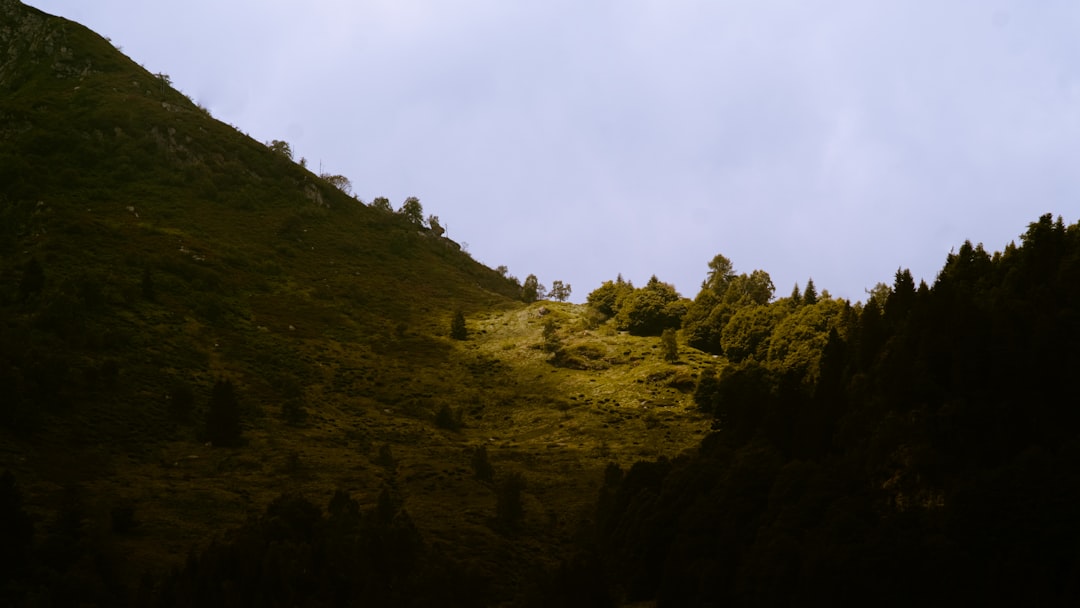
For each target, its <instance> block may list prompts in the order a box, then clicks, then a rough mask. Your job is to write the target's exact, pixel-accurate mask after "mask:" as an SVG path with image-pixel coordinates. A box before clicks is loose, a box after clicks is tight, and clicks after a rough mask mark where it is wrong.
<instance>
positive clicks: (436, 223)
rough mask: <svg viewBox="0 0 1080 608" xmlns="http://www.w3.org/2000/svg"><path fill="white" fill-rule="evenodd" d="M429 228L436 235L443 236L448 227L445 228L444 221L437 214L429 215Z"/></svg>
mask: <svg viewBox="0 0 1080 608" xmlns="http://www.w3.org/2000/svg"><path fill="white" fill-rule="evenodd" d="M427 224H428V229H429V230H431V233H432V234H434V235H435V236H442V235H443V234H444V233H445V232H446V228H443V226H442V223H441V222H440V220H439V216H437V215H429V216H428V218H427Z"/></svg>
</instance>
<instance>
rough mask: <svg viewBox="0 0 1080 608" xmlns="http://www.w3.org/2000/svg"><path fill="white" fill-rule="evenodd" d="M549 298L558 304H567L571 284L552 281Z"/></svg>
mask: <svg viewBox="0 0 1080 608" xmlns="http://www.w3.org/2000/svg"><path fill="white" fill-rule="evenodd" d="M548 297H549V298H551V299H552V300H555V301H557V302H565V301H566V300H567V299H568V298H569V297H570V284H569V283H565V284H564V283H563V282H562V281H552V283H551V291H549V292H548Z"/></svg>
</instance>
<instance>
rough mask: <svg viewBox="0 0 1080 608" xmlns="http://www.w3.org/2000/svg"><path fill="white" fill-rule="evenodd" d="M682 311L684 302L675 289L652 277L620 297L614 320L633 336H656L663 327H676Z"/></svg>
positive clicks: (684, 308) (617, 325) (619, 326)
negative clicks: (643, 285)
mask: <svg viewBox="0 0 1080 608" xmlns="http://www.w3.org/2000/svg"><path fill="white" fill-rule="evenodd" d="M685 314H686V304H685V303H684V302H683V301H682V298H681V297H680V296H679V294H678V292H676V291H675V288H674V287H672V286H671V285H670V284H668V283H662V282H660V280H659V279H657V278H656V277H655V276H654V277H652V278H651V279H649V282H648V283H647V284H646V285H645V287H642V288H640V289H635V290H634V291H633V292H632V293H630V294H629V295H628V296H627V297H626V298H625V299H624V300H622V302H621V304H620V306H619V312H618V314H617V315H616V317H615V323H616V327H618V328H619V330H621V331H627V332H630V333H631V334H632V335H635V336H658V335H660V334H661V333H662V332H663V331H664V330H665V329H667V328H677V327H679V324H680V322H681V321H682V317H683V316H684V315H685Z"/></svg>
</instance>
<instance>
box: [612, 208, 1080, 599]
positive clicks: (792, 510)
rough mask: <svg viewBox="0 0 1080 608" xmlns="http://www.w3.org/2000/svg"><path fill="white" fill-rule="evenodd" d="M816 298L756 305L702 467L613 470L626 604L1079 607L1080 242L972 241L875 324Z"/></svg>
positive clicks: (725, 378) (860, 312) (1032, 238)
mask: <svg viewBox="0 0 1080 608" xmlns="http://www.w3.org/2000/svg"><path fill="white" fill-rule="evenodd" d="M706 289H708V287H706ZM706 297H710V296H706ZM701 300H702V297H701V296H699V298H698V301H701ZM808 300H810V298H808V297H806V295H805V294H803V297H802V298H800V299H798V300H796V299H795V298H789V299H787V300H778V301H776V302H773V303H771V304H768V305H755V306H763V308H762V309H761V310H760V313H755V317H757V318H759V319H761V320H762V323H763V329H762V330H761V331H760V332H759V336H760V341H761V343H760V344H758V345H757V347H756V348H753V349H752V352H750V353H749V354H746V353H747V351H746V348H745V347H744V346H743V345H741V344H740V346H738V348H739V354H738V356H735V357H734V358H733V359H732V361H731V363H730V364H729V365H728V366H726V367H724V368H723V370H722V371H721V373H720V374H719V376H718V377H717V376H706V377H703V378H702V380H701V382H699V384H698V386H697V389H696V393H695V399H696V401H697V403H698V404H699V406H700V407H702V408H703V409H705V410H707V411H709V412H710V413H711V414H712V415H713V416H714V417H715V420H716V422H715V424H714V428H715V429H716V432H715V433H714V434H713V435H711V436H709V437H708V438H707V439H706V440H705V441H704V442H703V443H702V444H701V448H700V450H699V451H698V452H697V453H696V454H694V455H692V456H685V457H681V458H678V459H675V460H667V459H661V460H657V461H653V462H641V463H638V464H635V465H634V466H633V467H631V468H630V469H629V470H628V471H625V472H624V471H623V470H621V469H618V468H615V469H613V470H611V471H609V473H608V475H607V478H606V482H605V485H604V489H603V491H602V499H601V503H600V507H599V516H598V521H599V539H600V541H599V542H600V545H601V547H602V548H603V551H604V553H605V555H606V557H607V560H608V567H609V568H610V572H611V573H612V577H613V578H614V579H615V580H616V581H617V582H618V583H619V584H620V585H621V586H622V588H623V589H625V592H626V594H627V596H628V597H629V599H633V600H639V599H648V598H656V599H658V600H659V605H661V606H684V605H706V604H714V605H745V606H756V605H790V604H796V603H798V604H803V603H809V604H816V603H826V602H828V603H837V602H839V603H842V604H865V603H874V604H877V605H880V604H883V603H884V604H887V605H896V606H910V605H927V604H935V605H939V604H940V605H964V604H977V605H988V604H993V605H1012V604H1017V603H1036V604H1041V605H1071V604H1074V603H1075V602H1076V601H1077V599H1078V595H1080V588H1078V587H1077V584H1076V581H1077V580H1080V560H1078V558H1077V553H1076V551H1075V547H1076V546H1077V543H1078V542H1080V527H1078V526H1077V524H1076V519H1075V515H1074V512H1073V505H1075V504H1076V502H1077V500H1078V499H1080V434H1078V432H1077V423H1078V422H1080V420H1078V418H1080V413H1078V410H1077V409H1076V408H1075V407H1074V406H1073V405H1072V404H1073V402H1074V401H1075V387H1074V386H1073V384H1074V376H1073V375H1072V374H1073V373H1074V372H1075V370H1076V369H1078V367H1077V365H1078V364H1080V360H1078V355H1077V353H1076V348H1075V346H1076V344H1078V343H1080V313H1078V305H1080V224H1077V225H1072V226H1068V227H1066V226H1065V225H1064V224H1063V222H1062V221H1061V220H1060V219H1058V220H1057V221H1054V220H1053V218H1052V217H1051V216H1050V215H1046V216H1043V217H1042V218H1040V219H1039V220H1038V221H1037V222H1035V223H1032V224H1031V225H1030V227H1029V228H1028V231H1027V232H1026V233H1025V234H1024V235H1023V237H1022V244H1021V246H1019V247H1016V246H1010V247H1009V248H1007V249H1006V250H1005V251H1004V252H1002V253H996V254H994V255H992V256H991V255H990V254H988V253H987V252H986V251H985V250H984V249H983V248H982V247H981V246H973V245H972V244H971V243H970V242H967V243H964V244H963V245H962V246H961V247H960V249H959V251H957V252H955V253H953V254H951V255H950V256H949V258H948V260H947V261H946V263H945V266H944V268H943V269H942V270H941V272H940V274H939V275H938V278H937V280H936V281H935V282H934V284H933V286H927V285H925V284H922V285H920V286H919V287H917V288H916V286H915V284H914V281H913V280H912V277H911V275H910V273H909V272H907V271H898V272H897V274H896V277H895V281H894V284H893V286H892V288H891V289H885V290H877V291H876V294H875V297H872V298H870V299H869V301H868V302H867V303H866V305H865V306H857V307H850V306H848V305H847V304H846V303H843V302H839V303H832V304H827V305H826V304H825V300H824V299H820V300H818V301H817V302H816V303H811V302H809V301H808ZM822 306H828V307H829V308H825V309H822V310H818V311H814V312H804V311H807V310H808V309H812V308H818V307H822ZM743 310H745V309H743ZM740 314H742V313H741V311H740V312H737V313H735V314H733V315H732V316H731V317H730V319H729V320H728V322H727V325H725V326H723V327H722V330H721V335H725V336H726V335H729V329H731V328H732V326H735V328H736V329H737V328H738V327H739V324H740V321H739V315H740ZM792 319H797V320H796V321H793V322H794V323H795V324H797V325H800V326H802V329H798V330H794V329H793V328H792V327H790V324H791V323H792V321H791V320H792ZM767 327H771V328H772V329H771V331H769V330H768V329H767ZM736 329H731V332H730V333H734V332H735V331H736ZM792 332H794V333H796V334H798V335H802V336H805V338H806V339H805V340H799V339H793V338H792V337H791V336H790V335H789V334H791V333H792ZM778 341H780V342H781V344H782V345H778V343H777V342H778ZM722 342H723V341H722ZM725 344H726V345H727V347H726V348H725V350H730V349H731V348H733V347H734V345H735V344H736V343H735V342H731V343H725ZM792 347H797V348H798V349H805V350H806V351H807V352H808V353H810V352H816V353H817V355H816V356H814V357H811V356H806V357H803V356H797V357H795V358H794V359H792V358H791V355H790V351H791V349H792ZM778 351H782V352H784V353H786V354H783V356H781V355H780V354H778ZM762 355H764V356H762ZM759 357H760V358H759ZM740 358H741V359H742V361H741V362H736V360H737V359H740Z"/></svg>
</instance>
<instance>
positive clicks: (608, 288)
mask: <svg viewBox="0 0 1080 608" xmlns="http://www.w3.org/2000/svg"><path fill="white" fill-rule="evenodd" d="M633 292H634V285H633V284H632V283H630V282H629V281H624V280H623V278H622V275H619V276H618V277H617V278H616V279H615V280H614V281H604V282H603V283H602V284H601V285H600V287H597V288H596V289H594V290H593V291H592V293H590V294H589V295H588V296H587V297H586V299H585V301H586V302H588V304H589V306H591V307H592V308H593V309H595V310H597V311H599V312H600V313H601V314H603V315H605V316H606V317H608V318H611V317H614V316H615V315H616V313H618V312H619V308H620V307H621V303H622V302H623V300H624V299H625V298H627V297H628V296H629V295H630V294H632V293H633Z"/></svg>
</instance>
